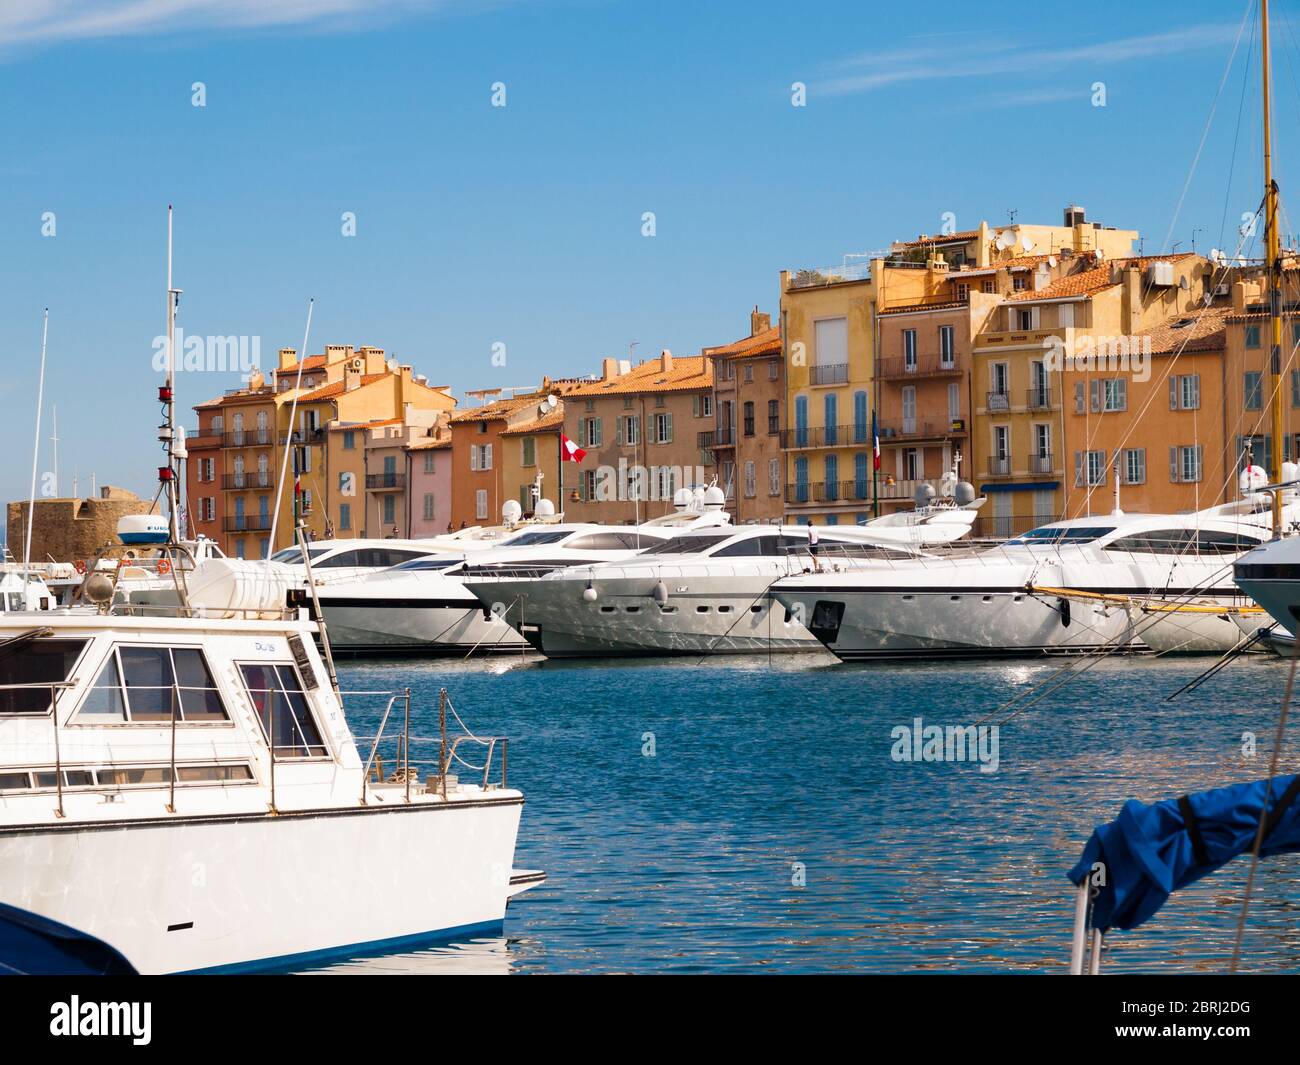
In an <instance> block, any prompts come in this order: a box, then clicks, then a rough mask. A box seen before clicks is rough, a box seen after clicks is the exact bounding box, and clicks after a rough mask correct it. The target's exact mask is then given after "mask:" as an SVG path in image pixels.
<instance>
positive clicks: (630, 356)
mask: <svg viewBox="0 0 1300 1065" xmlns="http://www.w3.org/2000/svg"><path fill="white" fill-rule="evenodd" d="M640 343H641V341H639V340H629V341H628V342H627V361H628V362H632V361H633V360H634V358H635V356H636V349H637V345H638V344H640Z"/></svg>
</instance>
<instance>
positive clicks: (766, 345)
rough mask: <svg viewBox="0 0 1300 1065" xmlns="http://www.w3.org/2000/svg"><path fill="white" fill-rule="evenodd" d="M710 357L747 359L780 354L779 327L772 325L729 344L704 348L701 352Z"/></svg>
mask: <svg viewBox="0 0 1300 1065" xmlns="http://www.w3.org/2000/svg"><path fill="white" fill-rule="evenodd" d="M702 354H704V355H708V356H709V357H710V358H724V359H747V358H752V357H754V356H757V355H780V354H781V327H780V326H773V327H772V328H771V329H764V330H763V331H762V332H761V333H755V334H754V335H753V336H749V337H745V338H743V339H742V340H737V341H735V342H734V343H731V344H723V345H721V346H719V347H716V348H705V349H704V351H703V352H702Z"/></svg>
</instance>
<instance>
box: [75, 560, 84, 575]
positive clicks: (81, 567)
mask: <svg viewBox="0 0 1300 1065" xmlns="http://www.w3.org/2000/svg"><path fill="white" fill-rule="evenodd" d="M72 568H73V569H75V570H76V571H77V572H78V573H85V572H86V560H85V559H84V558H79V559H77V561H76V562H74V563H73V564H72Z"/></svg>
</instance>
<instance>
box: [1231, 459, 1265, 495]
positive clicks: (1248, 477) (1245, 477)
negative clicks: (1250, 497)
mask: <svg viewBox="0 0 1300 1065" xmlns="http://www.w3.org/2000/svg"><path fill="white" fill-rule="evenodd" d="M1238 483H1239V484H1240V485H1241V490H1242V492H1257V491H1259V490H1260V489H1261V488H1263V487H1264V485H1266V484H1268V474H1266V473H1265V472H1264V467H1262V466H1255V465H1250V466H1247V467H1246V468H1245V469H1244V470H1242V471H1241V477H1240V478H1239V481H1238Z"/></svg>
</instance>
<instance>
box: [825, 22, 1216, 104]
mask: <svg viewBox="0 0 1300 1065" xmlns="http://www.w3.org/2000/svg"><path fill="white" fill-rule="evenodd" d="M1237 30H1238V27H1237V26H1235V25H1230V24H1227V23H1223V24H1219V23H1206V24H1202V25H1199V26H1188V27H1186V28H1184V29H1179V30H1176V31H1171V32H1169V33H1153V34H1147V35H1145V36H1139V37H1121V38H1118V39H1116V40H1113V41H1099V42H1097V43H1095V44H1084V45H1074V46H1070V47H1065V48H1050V47H1048V48H1039V47H1036V46H1034V45H1033V44H1032V43H1026V42H1018V41H1004V42H999V43H996V44H993V43H988V42H982V43H981V44H979V45H978V46H977V47H976V48H974V49H958V48H953V47H950V46H947V45H945V46H942V47H940V46H931V47H919V48H918V47H911V48H903V49H898V50H895V51H888V52H877V53H869V54H866V55H858V56H855V57H852V58H850V59H846V60H842V61H840V62H838V63H836V64H834V67H833V68H832V69H834V70H836V71H837V72H839V73H836V74H835V75H834V76H831V77H828V78H827V79H826V80H825V81H822V82H820V83H815V90H816V91H817V92H818V94H819V95H826V96H847V95H851V94H853V93H862V92H870V91H872V90H873V89H881V88H885V87H886V86H890V85H899V84H903V83H907V82H922V81H938V80H942V79H949V80H951V79H962V78H984V77H996V76H1001V75H1016V74H1035V73H1039V72H1042V71H1044V70H1052V71H1059V70H1063V69H1065V68H1067V67H1080V66H1085V65H1088V64H1091V65H1092V66H1094V67H1096V68H1097V69H1098V70H1100V69H1101V67H1102V66H1103V65H1105V64H1109V63H1121V62H1131V61H1133V60H1138V59H1157V58H1160V57H1161V56H1169V55H1178V54H1182V53H1185V52H1193V51H1200V50H1203V49H1208V48H1216V47H1220V46H1223V45H1228V44H1231V43H1232V41H1233V40H1234V39H1235V38H1236V35H1237Z"/></svg>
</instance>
